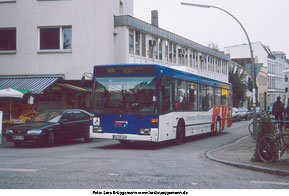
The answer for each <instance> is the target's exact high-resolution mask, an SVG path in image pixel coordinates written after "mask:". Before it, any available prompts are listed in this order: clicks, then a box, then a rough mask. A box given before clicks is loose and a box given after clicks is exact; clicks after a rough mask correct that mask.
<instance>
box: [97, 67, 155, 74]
mask: <svg viewBox="0 0 289 196" xmlns="http://www.w3.org/2000/svg"><path fill="white" fill-rule="evenodd" d="M154 73H155V67H154V66H150V65H144V66H107V67H95V74H113V75H114V74H154Z"/></svg>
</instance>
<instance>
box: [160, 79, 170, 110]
mask: <svg viewBox="0 0 289 196" xmlns="http://www.w3.org/2000/svg"><path fill="white" fill-rule="evenodd" d="M171 81H172V80H171V79H170V78H168V77H163V78H162V85H161V112H162V113H165V112H169V111H172V107H171V106H172V82H171Z"/></svg>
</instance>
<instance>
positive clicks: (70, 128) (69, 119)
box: [60, 112, 74, 140]
mask: <svg viewBox="0 0 289 196" xmlns="http://www.w3.org/2000/svg"><path fill="white" fill-rule="evenodd" d="M60 123H61V128H60V130H61V132H62V138H63V139H65V140H71V139H73V138H74V118H73V114H72V112H65V113H64V114H63V115H62V117H61V119H60Z"/></svg>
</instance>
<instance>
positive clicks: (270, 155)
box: [257, 135, 279, 163]
mask: <svg viewBox="0 0 289 196" xmlns="http://www.w3.org/2000/svg"><path fill="white" fill-rule="evenodd" d="M278 152H279V145H278V143H277V141H276V139H275V138H274V137H273V136H271V135H264V136H262V137H261V138H260V139H259V141H258V145H257V153H258V155H259V157H260V159H261V160H262V161H263V162H267V163H269V162H273V161H275V160H276V159H277V158H278Z"/></svg>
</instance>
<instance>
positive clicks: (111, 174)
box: [108, 173, 119, 176]
mask: <svg viewBox="0 0 289 196" xmlns="http://www.w3.org/2000/svg"><path fill="white" fill-rule="evenodd" d="M108 175H109V176H119V174H115V173H108Z"/></svg>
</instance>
